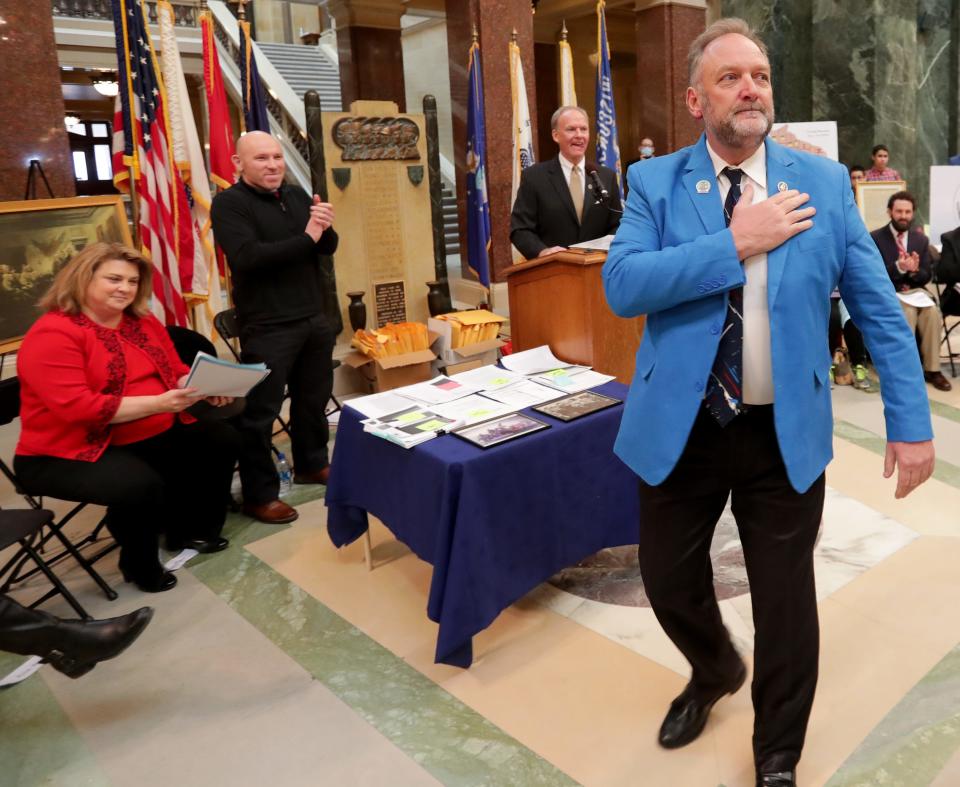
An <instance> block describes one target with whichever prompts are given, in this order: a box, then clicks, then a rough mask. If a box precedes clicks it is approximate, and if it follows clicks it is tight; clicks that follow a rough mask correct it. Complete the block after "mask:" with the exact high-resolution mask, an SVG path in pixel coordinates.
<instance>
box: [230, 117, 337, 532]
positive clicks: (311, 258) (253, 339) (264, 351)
mask: <svg viewBox="0 0 960 787" xmlns="http://www.w3.org/2000/svg"><path fill="white" fill-rule="evenodd" d="M233 161H234V164H236V166H237V171H238V173H239V175H240V178H239V180H238V181H237V182H236V183H235V184H234V185H233V186H231V187H230V188H229V189H227V190H226V191H223V192H221V193H220V194H218V195H217V196H216V198H215V199H214V200H213V206H212V209H211V218H212V221H213V231H214V234H215V236H216V239H217V243H219V244H220V247H221V248H222V249H223V251H224V253H225V254H226V256H227V262H228V264H229V265H230V271H231V273H232V275H233V299H234V303H235V304H236V307H237V318H238V320H239V323H240V345H241V348H242V358H243V361H244V362H245V363H258V362H263V363H265V364H266V365H267V367H268V368H269V369H270V374H269V375H268V376H267V378H266V379H265V380H264V381H263V382H262V383H260V384H259V385H258V386H257V387H256V388H254V389H253V390H252V391H251V392H250V395H249V396H248V397H247V406H246V409H245V410H244V412H243V414H242V415H241V416H240V428H241V433H242V435H243V447H242V450H241V453H240V479H241V481H242V483H243V500H244V504H243V512H244V513H245V514H247V515H248V516H252V517H254V518H256V519H259V520H260V521H261V522H267V523H269V524H284V523H287V522H292V521H293V520H295V519H296V518H297V511H296V509H295V508H292V507H291V506H289V505H287V504H286V503H284V502H283V501H282V500H280V498H279V479H278V478H277V471H276V468H275V467H274V464H273V458H272V456H271V453H270V437H271V434H272V431H273V422H274V420H275V419H276V417H277V415H279V413H280V406H281V405H282V403H283V397H284V389H285V388H287V387H289V390H290V424H291V432H292V443H293V445H292V452H293V465H294V471H295V475H294V481H295V483H298V484H326V482H327V476H328V475H329V472H330V468H329V461H328V456H327V440H328V439H329V435H330V430H329V427H328V425H327V418H326V415H325V413H324V410H325V408H326V406H327V401H328V400H329V399H330V394H331V392H332V390H333V363H332V359H333V346H334V343H335V341H336V336H335V333H334V329H333V326H332V325H331V324H330V320H329V319H328V317H327V316H326V315H325V313H324V305H325V304H326V303H327V298H328V296H329V293H328V292H327V288H328V285H327V281H326V278H325V276H324V273H323V271H322V270H321V267H320V266H321V262H320V259H319V258H320V256H321V255H329V254H333V253H334V251H336V248H337V233H336V232H334V230H333V227H332V224H333V206H332V205H330V204H329V203H325V202H321V201H320V198H319V197H318V196H316V195H314V196H313V198H312V199H311V197H310V196H309V195H308V194H307V193H306V192H305V191H304V190H303V189H301V188H299V187H298V186H292V185H290V184H287V183H284V182H283V177H284V173H285V172H286V164H285V162H284V160H283V150H282V149H281V147H280V144H279V142H277V140H276V139H274V138H273V137H272V136H271V135H270V134H267V133H265V132H262V131H253V132H250V133H248V134H245V135H244V136H242V137H241V138H240V139H239V140H238V141H237V152H236V155H235V156H234V157H233Z"/></svg>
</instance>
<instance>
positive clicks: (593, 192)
mask: <svg viewBox="0 0 960 787" xmlns="http://www.w3.org/2000/svg"><path fill="white" fill-rule="evenodd" d="M550 126H551V128H552V129H553V131H552V134H553V141H554V142H556V143H557V145H558V146H559V148H560V154H559V155H558V156H557V158H552V159H550V160H549V161H544V162H541V163H540V164H534V165H533V166H532V167H527V168H526V169H525V170H524V171H523V175H522V176H521V179H520V188H519V189H518V190H517V199H516V201H515V202H514V204H513V214H512V216H511V217H510V242H511V243H513V245H514V246H516V248H517V251H519V252H520V253H521V254H522V255H523V256H524V257H526V258H527V259H533V258H534V257H542V256H545V255H547V254H552V253H553V252H555V251H561V250H563V249H565V248H567V247H568V246H572V245H573V244H575V243H580V242H582V241H586V240H593V239H594V238H602V237H603V236H604V235H611V234H613V233H614V232H616V231H617V227H618V226H619V224H620V214H621V213H622V212H623V209H622V206H621V204H620V189H619V187H618V186H617V176H616V174H615V173H614V171H613V170H612V169H608V168H607V167H599V166H597V165H595V164H593V163H592V162H589V161H586V160H585V157H586V153H587V145H588V144H589V142H590V123H589V120H588V118H587V113H586V112H585V111H584V110H582V109H580V108H579V107H560V108H559V109H558V110H557V111H556V112H554V113H553V117H552V118H551V119H550ZM604 191H605V192H606V195H604V194H603V192H604Z"/></svg>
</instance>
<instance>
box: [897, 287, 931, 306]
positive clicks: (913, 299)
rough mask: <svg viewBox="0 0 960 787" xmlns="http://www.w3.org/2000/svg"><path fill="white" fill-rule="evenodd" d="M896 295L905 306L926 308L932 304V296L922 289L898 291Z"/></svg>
mask: <svg viewBox="0 0 960 787" xmlns="http://www.w3.org/2000/svg"><path fill="white" fill-rule="evenodd" d="M897 297H898V298H899V299H900V300H901V301H903V302H904V303H905V304H907V306H913V307H914V308H916V309H926V308H927V307H928V306H933V298H931V297H930V296H929V295H928V294H927V293H926V292H925V291H923V290H913V291H912V292H898V293H897Z"/></svg>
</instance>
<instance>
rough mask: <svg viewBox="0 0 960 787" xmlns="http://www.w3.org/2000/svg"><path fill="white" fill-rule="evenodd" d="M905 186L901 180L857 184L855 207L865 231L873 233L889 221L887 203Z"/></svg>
mask: <svg viewBox="0 0 960 787" xmlns="http://www.w3.org/2000/svg"><path fill="white" fill-rule="evenodd" d="M906 187H907V184H906V183H905V182H904V181H902V180H861V181H858V182H857V189H856V195H857V207H858V208H859V209H860V215H861V216H862V217H863V223H864V224H866V225H867V229H868V230H869V231H870V232H873V231H874V230H876V229H880V227H882V226H883V225H884V224H887V223H888V222H889V221H890V216H889V214H888V213H887V202H888V201H889V199H890V197H892V196H893V195H894V194H896V193H897V192H898V191H903V190H904V189H905V188H906Z"/></svg>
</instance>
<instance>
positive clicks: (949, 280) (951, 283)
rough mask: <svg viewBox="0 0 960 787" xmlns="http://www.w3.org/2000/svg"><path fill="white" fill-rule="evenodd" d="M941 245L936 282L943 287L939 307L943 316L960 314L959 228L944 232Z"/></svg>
mask: <svg viewBox="0 0 960 787" xmlns="http://www.w3.org/2000/svg"><path fill="white" fill-rule="evenodd" d="M940 242H941V243H942V244H943V246H942V248H941V250H940V262H938V263H937V281H938V282H939V283H940V284H943V285H944V290H943V294H942V295H941V296H940V307H941V308H942V309H943V313H944V314H953V315H957V314H960V292H958V291H957V289H956V287H957V285H958V284H960V227H957V228H956V229H953V230H950V232H944V233H943V234H942V235H941V236H940Z"/></svg>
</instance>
